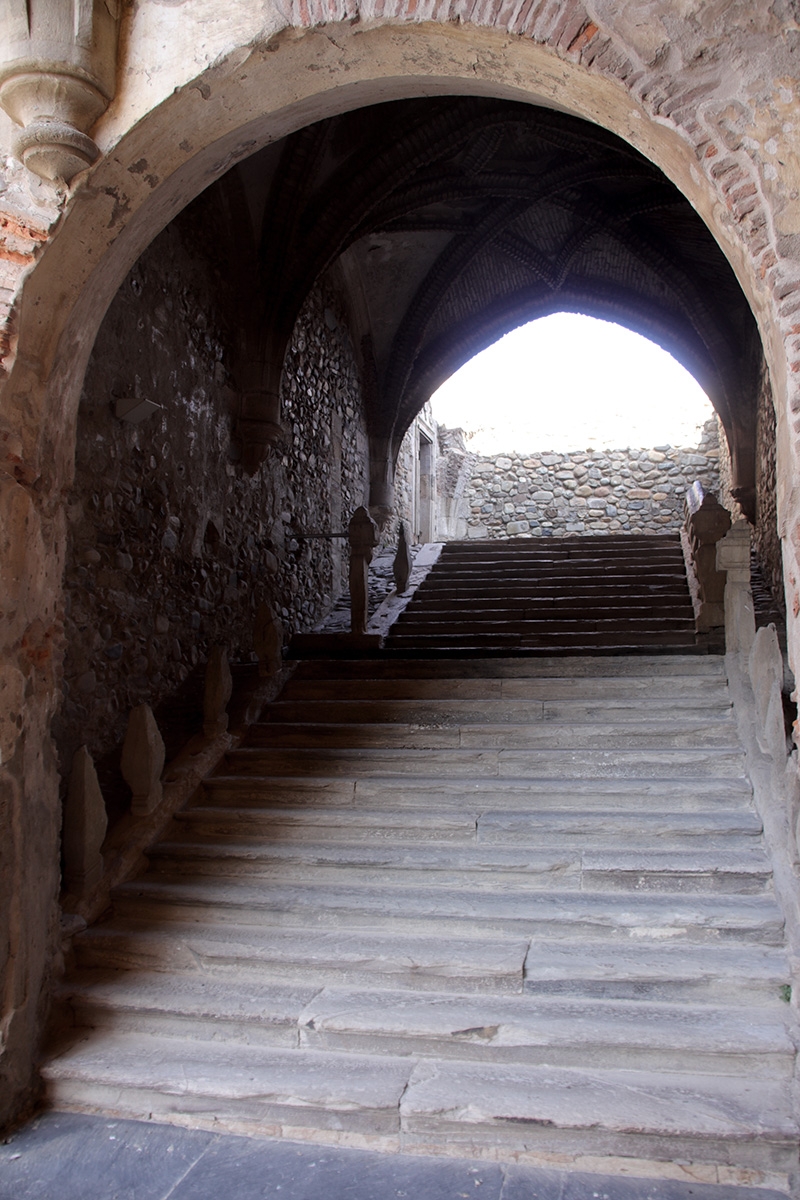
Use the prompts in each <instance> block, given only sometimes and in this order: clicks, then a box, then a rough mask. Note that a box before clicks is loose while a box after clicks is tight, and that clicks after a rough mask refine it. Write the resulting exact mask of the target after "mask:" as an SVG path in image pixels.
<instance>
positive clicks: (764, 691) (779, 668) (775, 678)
mask: <svg viewBox="0 0 800 1200" xmlns="http://www.w3.org/2000/svg"><path fill="white" fill-rule="evenodd" d="M748 670H749V674H750V682H751V683H752V685H753V694H754V696H755V701H756V738H757V739H758V744H759V746H760V747H761V749H762V750H763V752H764V753H765V754H768V755H769V756H770V758H771V759H772V760H773V762H774V763H775V764H776V765H782V764H783V763H784V762H785V759H786V756H787V746H786V732H785V729H784V722H783V696H782V692H783V655H782V653H781V648H780V645H779V643H778V636H777V634H776V632H775V626H774V625H767V626H765V627H764V628H762V629H759V630H757V632H756V635H755V637H754V639H753V645H752V647H751V650H750V658H749V660H748Z"/></svg>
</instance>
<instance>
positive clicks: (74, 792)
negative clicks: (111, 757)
mask: <svg viewBox="0 0 800 1200" xmlns="http://www.w3.org/2000/svg"><path fill="white" fill-rule="evenodd" d="M107 828H108V817H107V816H106V806H105V801H104V800H103V793H102V792H101V791H100V784H99V782H98V779H97V772H96V771H95V769H94V763H93V762H92V756H91V755H90V753H89V751H88V750H87V749H86V747H85V746H81V747H80V749H79V750H76V751H75V754H74V755H73V758H72V771H71V772H70V777H69V791H68V792H67V801H66V804H65V805H64V832H63V836H62V839H61V840H62V848H63V852H64V886H65V889H66V891H68V892H69V893H70V894H71V895H73V896H76V897H78V898H79V899H81V900H82V899H84V898H85V897H86V896H89V895H91V893H92V892H93V891H94V889H95V888H96V887H97V886H98V884H99V883H100V880H101V879H102V876H103V856H102V854H101V853H100V847H101V846H102V845H103V839H104V838H105V836H106V829H107Z"/></svg>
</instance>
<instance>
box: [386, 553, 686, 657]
mask: <svg viewBox="0 0 800 1200" xmlns="http://www.w3.org/2000/svg"><path fill="white" fill-rule="evenodd" d="M386 647H387V651H388V652H389V653H390V654H392V653H394V654H399V655H403V654H413V655H415V656H416V655H419V654H424V653H426V652H427V653H432V654H434V655H436V656H441V655H442V654H443V653H444V654H455V655H459V656H462V655H464V654H529V655H536V654H596V653H604V654H626V653H627V654H629V653H641V651H642V650H644V649H647V650H650V652H651V653H653V652H655V653H658V652H662V653H671V654H675V653H678V654H681V653H693V652H694V651H695V649H696V639H695V631H694V613H693V609H692V603H691V598H690V595H689V589H688V586H687V583H686V569H685V566H684V559H683V551H682V549H681V543H680V538H679V537H678V536H677V534H670V535H660V536H652V537H633V536H627V535H626V536H621V537H580V538H575V537H572V538H557V537H552V538H511V539H509V540H507V541H487V542H477V541H476V542H449V543H447V544H446V545H445V546H444V547H443V549H442V554H441V557H440V558H439V561H438V562H437V564H436V566H435V567H434V568H433V570H432V571H431V572H430V574H429V575H428V577H427V578H426V580H425V581H424V583H422V584H421V586H420V587H419V588H418V589H417V591H416V593H415V595H414V599H413V600H412V602H411V604H410V605H409V606H408V608H407V609H406V610H405V612H404V613H403V614H402V615H401V617H400V618H399V620H398V621H397V623H396V624H395V625H394V626H393V627H392V629H391V631H390V634H389V637H388V638H387V642H386Z"/></svg>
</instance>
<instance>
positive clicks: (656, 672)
mask: <svg viewBox="0 0 800 1200" xmlns="http://www.w3.org/2000/svg"><path fill="white" fill-rule="evenodd" d="M442 676H444V678H446V679H450V680H460V679H479V680H493V679H497V680H504V681H505V680H526V681H527V680H541V679H554V678H555V679H559V680H570V679H581V680H583V679H587V682H588V681H589V680H592V679H597V678H598V677H600V678H603V679H617V678H618V679H627V678H629V677H630V676H633V677H634V678H640V679H641V678H645V679H647V680H648V681H649V687H650V688H651V690H652V689H657V688H660V687H661V681H662V679H664V678H665V677H666V678H667V679H669V680H671V681H674V680H675V679H680V680H681V681H682V680H684V679H685V678H686V677H687V676H691V677H698V676H699V677H704V678H705V677H708V678H712V679H714V680H716V681H717V682H718V683H724V681H725V668H724V663H723V661H722V659H721V658H718V657H716V656H714V655H710V654H703V655H699V656H698V657H697V658H687V657H685V656H683V655H677V656H675V655H668V654H665V655H648V654H642V655H636V656H630V657H627V658H623V657H617V656H615V655H611V656H604V655H596V656H592V657H587V658H581V657H580V656H576V657H575V658H569V659H564V658H562V657H561V656H560V655H554V656H551V657H550V658H542V659H538V660H534V661H527V660H525V661H523V660H519V659H514V658H511V659H497V658H489V659H480V658H473V659H468V660H466V661H465V662H458V661H457V660H454V661H451V662H448V663H447V664H446V665H443V664H441V663H436V662H431V661H420V660H419V659H400V658H398V659H395V660H393V661H390V662H387V661H385V660H383V659H381V660H379V661H376V660H371V659H364V658H351V659H346V658H343V659H335V660H331V659H322V658H318V659H308V660H307V661H305V662H301V663H298V666H297V668H296V669H295V672H294V675H293V681H298V680H308V679H314V680H317V679H336V680H341V681H345V680H348V679H380V680H381V681H384V682H389V681H392V680H395V679H408V680H417V679H434V680H438V679H440V678H441V677H442ZM656 681H657V682H656ZM589 686H591V684H589Z"/></svg>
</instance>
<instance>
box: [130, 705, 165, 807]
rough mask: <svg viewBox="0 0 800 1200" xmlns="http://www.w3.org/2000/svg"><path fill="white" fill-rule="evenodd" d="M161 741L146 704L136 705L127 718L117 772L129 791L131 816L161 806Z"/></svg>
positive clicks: (162, 753)
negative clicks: (121, 776)
mask: <svg viewBox="0 0 800 1200" xmlns="http://www.w3.org/2000/svg"><path fill="white" fill-rule="evenodd" d="M163 769H164V739H163V738H162V737H161V734H160V733H159V731H158V726H157V725H156V720H155V717H154V716H153V710H152V709H151V707H150V705H149V704H139V705H137V707H136V708H134V710H133V712H132V713H131V715H130V717H129V718H128V730H127V733H126V734H125V741H124V743H123V746H122V762H121V770H122V775H123V778H124V779H125V782H126V783H127V784H128V786H129V787H130V789H131V792H132V799H131V812H132V813H133V814H134V816H137V815H145V814H146V813H149V812H152V811H153V809H155V808H157V807H158V805H159V804H160V803H161V795H162V791H161V772H162V771H163Z"/></svg>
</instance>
